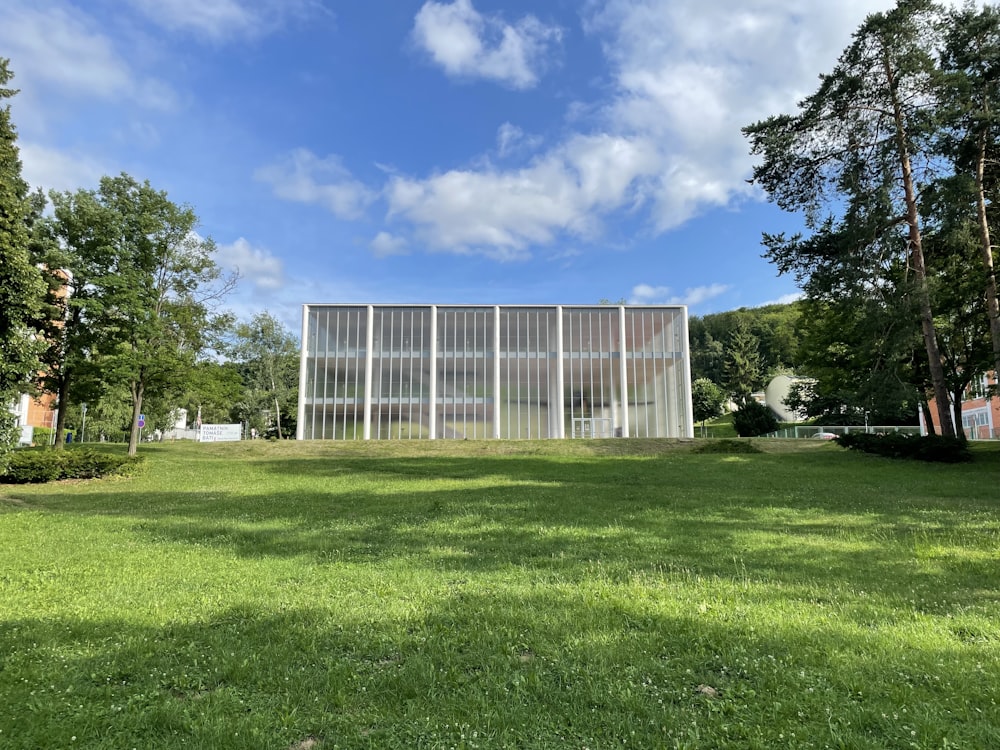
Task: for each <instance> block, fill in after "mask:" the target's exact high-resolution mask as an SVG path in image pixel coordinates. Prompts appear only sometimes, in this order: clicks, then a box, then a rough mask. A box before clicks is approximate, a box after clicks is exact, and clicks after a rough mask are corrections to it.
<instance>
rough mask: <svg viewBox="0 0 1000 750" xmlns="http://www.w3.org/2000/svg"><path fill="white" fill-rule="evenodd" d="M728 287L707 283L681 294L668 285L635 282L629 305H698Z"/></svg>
mask: <svg viewBox="0 0 1000 750" xmlns="http://www.w3.org/2000/svg"><path fill="white" fill-rule="evenodd" d="M729 289H730V287H729V286H728V285H726V284H709V285H707V286H698V287H693V288H691V289H685V290H684V293H683V294H680V295H678V294H674V292H673V290H672V289H671V288H670V287H668V286H651V285H649V284H637V285H636V286H635V287H633V288H632V296H631V297H630V298H629V304H631V305H688V306H692V307H693V306H694V305H699V304H701V303H702V302H707V301H708V300H710V299H714V298H716V297H719V296H721V295H723V294H725V293H726V292H728V291H729Z"/></svg>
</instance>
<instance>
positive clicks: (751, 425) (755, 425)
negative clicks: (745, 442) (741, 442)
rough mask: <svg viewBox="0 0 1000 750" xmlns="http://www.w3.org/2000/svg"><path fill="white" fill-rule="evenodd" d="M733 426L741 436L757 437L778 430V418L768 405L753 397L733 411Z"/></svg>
mask: <svg viewBox="0 0 1000 750" xmlns="http://www.w3.org/2000/svg"><path fill="white" fill-rule="evenodd" d="M733 427H735V428H736V434H738V435H739V436H740V437H757V436H759V435H768V434H770V433H772V432H775V431H777V429H778V420H777V419H775V417H774V414H773V413H772V412H771V410H770V409H769V408H768V407H766V406H765V405H764V404H762V403H760V402H758V401H754V400H753V399H751V400H750V401H747V402H746V403H745V404H743V406H741V407H740V408H739V409H737V410H736V411H734V412H733Z"/></svg>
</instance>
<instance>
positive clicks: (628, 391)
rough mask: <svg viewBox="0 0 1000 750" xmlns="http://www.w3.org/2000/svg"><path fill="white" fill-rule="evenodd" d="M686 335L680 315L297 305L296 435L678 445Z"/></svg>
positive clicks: (683, 417)
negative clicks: (300, 314)
mask: <svg viewBox="0 0 1000 750" xmlns="http://www.w3.org/2000/svg"><path fill="white" fill-rule="evenodd" d="M369 321H370V322H371V328H370V329H369ZM686 335H687V320H686V311H685V310H684V309H683V308H679V307H629V306H625V307H617V306H593V307H590V306H565V307H555V306H544V307H542V306H539V307H528V306H522V307H505V306H501V307H493V306H468V307H465V306H463V307H459V306H437V307H435V306H432V305H411V306H403V305H399V306H394V305H377V306H372V307H369V306H367V305H309V306H307V307H306V315H305V319H304V321H303V342H304V343H303V353H302V360H301V362H302V371H301V373H300V383H301V386H302V393H301V395H300V405H299V410H300V411H299V415H300V420H299V436H300V437H302V438H304V439H317V440H355V439H363V438H366V437H371V438H372V439H376V440H378V439H381V440H385V439H418V438H430V437H436V438H445V439H447V438H451V439H463V438H468V439H489V438H497V437H499V438H509V439H543V438H559V437H570V438H610V437H685V436H690V435H691V434H692V427H691V413H690V412H691V401H690V386H689V384H688V379H689V372H688V359H687V358H688V351H687V340H686ZM369 345H370V348H371V350H370V351H369V350H368V347H369ZM366 383H367V384H368V385H367V386H366Z"/></svg>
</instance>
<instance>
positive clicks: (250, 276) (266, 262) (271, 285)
mask: <svg viewBox="0 0 1000 750" xmlns="http://www.w3.org/2000/svg"><path fill="white" fill-rule="evenodd" d="M215 258H216V261H217V262H218V264H219V265H220V266H222V267H223V268H226V269H228V270H230V271H236V272H237V273H238V274H239V275H240V278H241V279H242V280H243V281H248V282H250V283H251V284H253V285H254V287H255V289H264V290H274V289H280V288H282V287H283V286H284V285H285V275H284V267H283V265H282V262H281V260H280V259H279V258H277V257H275V256H274V255H273V254H272V253H271V252H270V251H268V250H266V249H264V248H261V247H254V246H253V245H252V244H250V242H249V241H248V240H246V239H245V238H243V237H240V238H239V239H238V240H236V241H235V242H232V243H230V244H228V245H218V246H217V247H216V251H215Z"/></svg>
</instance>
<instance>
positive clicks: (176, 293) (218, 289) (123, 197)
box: [52, 174, 235, 454]
mask: <svg viewBox="0 0 1000 750" xmlns="http://www.w3.org/2000/svg"><path fill="white" fill-rule="evenodd" d="M52 200H53V203H54V204H55V207H56V210H55V216H56V233H57V235H58V236H59V237H60V238H61V240H62V244H63V246H65V247H66V248H67V253H68V255H69V257H70V260H71V262H72V263H73V264H74V266H73V268H74V269H75V268H79V269H80V272H81V273H80V275H81V277H82V279H84V280H85V283H84V284H83V286H82V288H81V294H78V295H76V296H75V298H74V299H75V301H74V302H73V303H72V304H73V305H75V306H78V307H79V308H80V310H81V322H82V325H83V326H84V328H85V329H86V331H87V332H88V333H87V338H86V339H85V340H83V341H81V342H80V346H82V347H83V351H84V352H85V353H86V358H87V359H88V360H89V361H90V362H91V363H93V364H94V365H95V368H94V370H93V372H94V373H95V374H97V375H99V376H100V378H101V381H102V383H104V384H106V385H110V386H112V387H114V386H118V387H122V386H124V387H125V388H127V391H128V394H129V398H130V401H131V405H132V413H131V415H130V416H129V419H128V424H129V425H130V426H131V433H130V438H129V453H130V454H134V453H135V451H136V448H137V444H138V434H139V428H138V426H137V424H136V423H137V418H138V416H139V414H140V413H141V411H142V405H143V400H144V398H145V397H146V395H147V391H148V392H149V395H151V396H155V395H157V394H160V395H162V394H164V393H166V392H167V391H169V390H170V389H171V388H174V387H175V386H176V384H177V383H178V382H179V381H183V380H184V379H185V378H186V376H187V374H188V372H189V371H190V369H191V368H192V367H193V365H194V363H195V361H196V358H197V356H198V355H199V354H200V353H201V352H202V351H203V350H204V349H205V348H206V347H207V346H209V345H210V344H212V343H213V338H212V337H213V334H215V333H217V332H218V329H219V327H220V326H222V325H224V324H225V323H226V322H228V319H227V318H221V317H218V316H215V315H213V313H212V312H211V310H210V308H209V303H212V302H214V301H217V300H218V299H219V298H220V297H221V296H222V295H224V294H225V293H226V292H228V291H229V289H231V288H232V286H233V284H234V283H235V279H222V277H221V272H220V269H219V267H218V265H217V264H216V263H215V260H214V258H213V254H214V252H215V244H214V243H213V242H212V241H211V240H210V239H202V238H201V237H199V236H198V235H197V234H196V233H195V231H194V230H195V227H196V226H197V222H198V219H197V216H196V215H195V213H194V211H193V210H192V209H191V208H190V207H189V206H183V205H178V204H176V203H174V202H172V201H171V200H170V199H169V198H168V197H167V194H166V193H165V192H162V191H157V190H154V189H153V188H152V187H151V186H150V184H149V182H148V181H147V182H144V183H139V182H137V181H136V180H135V179H133V178H132V177H130V176H129V175H126V174H122V175H119V176H118V177H104V178H102V180H101V184H100V188H99V189H98V190H97V191H85V190H80V191H77V192H76V193H73V194H71V193H65V194H53V195H52Z"/></svg>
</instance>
